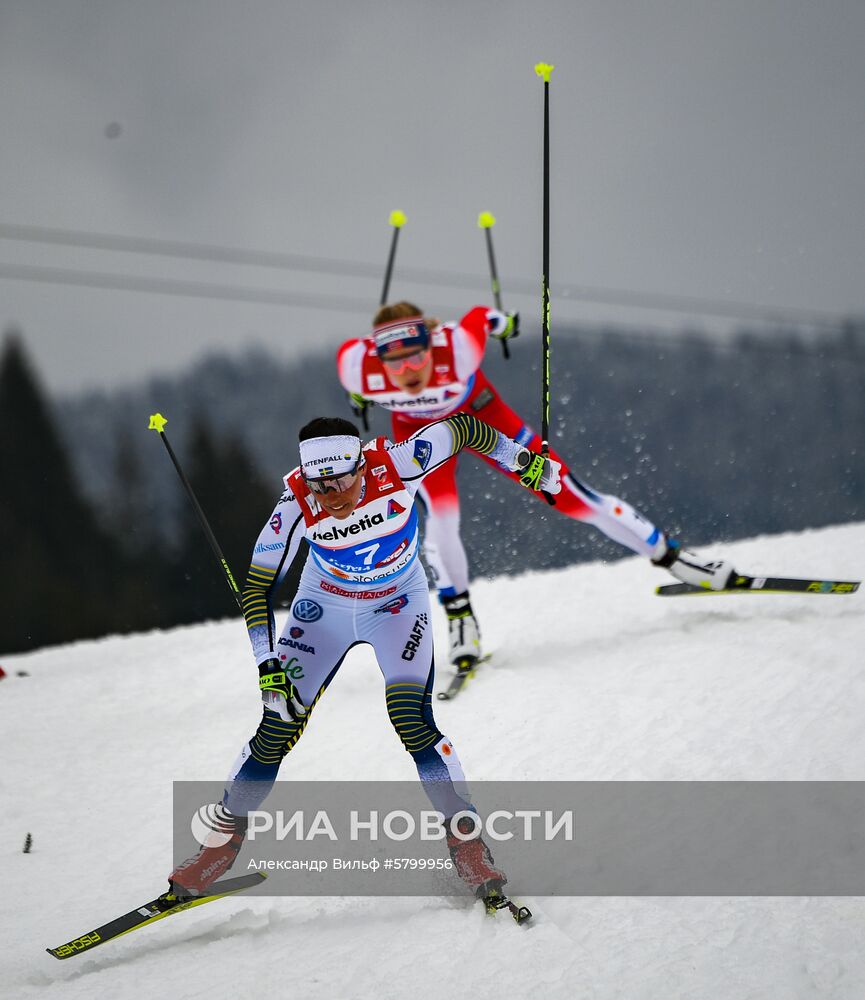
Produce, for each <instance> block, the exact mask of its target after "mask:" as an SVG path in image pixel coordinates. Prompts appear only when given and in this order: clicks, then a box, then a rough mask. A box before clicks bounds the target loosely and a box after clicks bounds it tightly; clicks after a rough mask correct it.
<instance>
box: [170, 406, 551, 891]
mask: <svg viewBox="0 0 865 1000" xmlns="http://www.w3.org/2000/svg"><path fill="white" fill-rule="evenodd" d="M463 448H471V449H472V450H474V451H476V452H478V453H479V454H481V455H484V456H487V457H489V458H490V459H492V460H494V461H496V462H498V463H500V465H501V466H502V468H503V469H506V470H508V471H511V472H516V473H517V474H518V475H519V477H520V482H521V483H522V485H523V486H526V487H527V488H529V489H531V490H543V491H546V492H548V493H558V492H559V490H560V488H561V487H560V483H559V463H558V462H556V461H555V460H554V459H550V458H548V457H543V456H541V455H538V454H536V453H534V452H532V451H529V450H528V449H527V448H525V447H523V446H522V445H520V444H518V443H517V442H516V441H513V440H511V439H510V438H508V437H505V435H504V434H501V433H500V432H499V431H497V430H495V429H494V428H492V427H489V426H488V425H486V424H484V423H482V422H481V421H479V420H478V419H477V418H475V417H473V416H471V415H470V414H464V413H460V414H454V415H453V416H450V417H447V418H445V419H444V420H439V421H437V422H435V423H433V424H430V425H428V426H425V427H423V428H421V429H420V430H418V431H417V432H416V433H415V434H412V435H411V437H409V438H407V439H406V440H405V441H402V442H400V443H399V444H393V443H391V442H390V441H387V440H386V439H385V438H378V439H377V440H375V441H372V442H370V443H369V444H367V445H366V446H363V447H362V445H361V440H360V436H359V433H358V430H357V428H356V427H355V426H354V424H352V423H350V422H349V421H347V420H343V419H341V418H318V419H316V420H313V421H311V422H310V423H309V424H307V425H306V426H305V427H304V428H303V429H302V430H301V432H300V465H299V466H298V468H296V469H294V470H293V471H292V472H290V473H289V474H288V475H287V476H286V477H285V487H286V489H285V492H284V493H283V494H282V496H281V497H280V499H279V501H278V503H277V504H276V507H275V508H274V511H273V514H272V515H271V517H270V518H269V519H268V521H267V523H266V524H265V525H264V527H263V528H262V530H261V533H260V535H259V536H258V540H257V542H256V545H255V549H254V551H253V556H252V563H251V565H250V568H249V575H248V578H247V581H246V585H245V587H244V591H243V607H244V613H245V616H246V624H247V628H248V630H249V637H250V640H251V642H252V648H253V652H254V655H255V660H256V663H257V665H258V672H259V687H260V688H261V691H262V699H263V701H264V713H263V717H262V720H261V723H260V724H259V727H258V729H257V730H256V733H255V735H254V736H253V737H252V739H250V740H249V742H248V743H247V744H246V745H245V746H244V747H243V749H242V750H241V752H240V755H239V756H238V758H237V760H236V762H235V764H234V767H233V768H232V770H231V774H230V776H229V780H228V783H227V786H226V791H225V796H224V798H223V802H222V806H223V810H224V811H225V813H226V817H227V820H226V822H227V823H228V824H229V826H228V829H229V830H232V831H233V832H232V836H231V839H230V840H229V841H228V843H227V844H221V845H219V846H205V847H202V849H201V850H200V851H199V853H198V854H197V855H195V857H193V858H190V859H189V860H188V861H186V862H184V863H183V864H181V865H180V866H178V867H177V868H176V869H175V870H174V871H173V872H172V873H171V875H170V876H169V882H170V884H171V890H170V891H171V892H172V893H174V894H176V895H179V896H194V895H199V894H201V893H203V892H205V891H206V890H207V887H208V886H209V885H210V884H211V883H212V882H214V881H215V880H216V879H218V878H219V877H220V876H221V875H223V874H224V873H225V872H226V871H227V870H228V869H229V868H230V867H231V865H232V864H233V862H234V860H235V858H236V857H237V854H238V852H239V850H240V848H241V845H242V843H243V839H244V836H245V833H246V826H247V816H248V813H249V812H251V811H253V810H256V809H257V808H258V807H259V806H260V805H261V803H262V802H263V801H264V799H265V798H266V796H267V794H268V792H269V791H270V789H271V787H272V785H273V782H274V781H275V780H276V776H277V772H278V770H279V766H280V764H281V762H282V760H283V758H284V757H285V755H286V754H287V753H288V751H289V750H291V748H292V747H293V746H294V745H295V743H296V742H297V741H298V740H299V739H300V737H301V735H302V734H303V731H304V729H305V727H306V724H307V722H308V721H309V717H310V714H311V712H312V709H313V708H314V707H315V705H316V704H317V703H318V701H319V699H320V698H321V696H322V695H323V694H324V692H325V690H326V689H327V686H328V684H329V683H330V682H331V680H332V679H333V677H334V675H335V674H336V672H337V670H339V667H340V665H341V663H342V661H343V659H344V658H345V655H346V653H347V652H348V651H349V649H351V647H352V646H354V645H356V644H357V643H363V642H366V643H369V644H370V645H371V646H372V647H373V649H374V650H375V654H376V658H377V660H378V664H379V667H380V668H381V672H382V674H383V675H384V683H385V699H386V703H387V710H388V715H389V717H390V720H391V722H392V724H393V726H394V728H395V729H396V731H397V734H398V735H399V737H400V739H401V740H402V743H403V746H404V747H405V748H406V750H408V752H409V753H410V754H411V755H412V757H413V758H414V762H415V765H416V766H417V771H418V775H419V776H420V779H421V781H422V782H423V784H424V789H425V791H426V792H427V795H428V796H429V798H430V800H431V801H432V803H433V806H434V807H435V808H436V809H438V810H439V811H440V812H441V813H442V814H443V815H444V817H445V818H449V817H452V816H454V814H455V813H457V812H460V811H462V810H465V809H467V808H471V807H470V806H469V805H468V803H467V802H466V801H465V800H464V799H463V798H461V797H460V795H459V793H458V792H457V789H456V788H455V787H454V784H453V783H454V782H462V781H465V777H464V775H463V772H462V767H461V766H460V762H459V757H458V756H457V752H456V749H455V748H454V746H453V743H452V742H451V741H450V740H449V739H448V738H447V737H446V736H445V735H444V734H443V733H442V732H441V731H440V730H439V728H438V727H437V725H436V722H435V719H434V718H433V710H432V687H433V642H432V635H431V625H430V599H429V588H428V584H427V579H426V574H425V572H424V569H423V567H422V565H421V563H420V560H419V558H418V519H417V513H416V511H415V495H416V493H417V491H418V489H419V488H420V485H421V483H422V481H423V479H424V477H425V476H427V475H429V474H430V473H431V472H433V471H435V470H436V469H438V468H439V467H440V466H441V465H442V464H443V463H445V462H447V461H449V460H450V459H451V458H453V456H454V455H456V454H458V453H459V452H460V451H461V450H462V449H463ZM302 538H306V540H307V542H308V543H309V549H310V556H309V558H308V559H307V560H306V565H305V567H304V570H303V574H302V576H301V580H300V586H299V587H298V590H297V594H296V595H295V598H294V601H293V603H292V606H291V612H290V613H289V615H288V618H287V620H286V622H285V624H284V626H283V628H282V631H281V632H278V631H277V628H276V624H275V621H274V614H273V600H272V598H273V594H274V591H275V589H276V587H277V586H278V584H279V582H280V580H281V579H282V577H283V576H284V574H285V573H286V571H287V570H288V567H289V566H290V565H291V562H292V559H293V558H294V556H295V554H296V552H297V549H298V546H299V545H300V542H301V539H302ZM216 839H224V836H223V837H220V838H216ZM448 846H449V848H450V850H451V856H452V858H453V861H454V865H455V867H456V869H457V871H458V873H459V875H460V876H461V877H462V879H463V880H464V881H465V882H466V883H467V884H468V885H469V886H470V887H471V888H472V889H473V890H475V891H476V892H477V893H478V895H485V894H487V892H488V891H490V890H491V889H492V890H494V889H496V888H500V887H501V885H502V884H503V883H504V882H505V881H506V880H505V876H504V874H503V873H502V872H501V871H499V870H498V869H497V868H495V866H494V864H493V860H492V858H491V856H490V854H489V851H488V850H487V848H486V845H485V844H484V842H483V840H482V838H480V837H476V838H473V839H461V838H460V837H455V836H453V835H452V834H450V833H449V834H448Z"/></svg>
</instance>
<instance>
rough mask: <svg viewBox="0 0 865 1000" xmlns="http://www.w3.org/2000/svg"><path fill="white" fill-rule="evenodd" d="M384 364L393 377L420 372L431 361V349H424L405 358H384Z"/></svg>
mask: <svg viewBox="0 0 865 1000" xmlns="http://www.w3.org/2000/svg"><path fill="white" fill-rule="evenodd" d="M381 360H382V364H383V365H384V366H385V368H387V370H388V371H389V372H390V374H391V375H402V373H403V372H404V371H413V372H419V371H420V370H421V368H423V366H424V365H425V364H426V363H427V361H428V360H429V348H428V347H422V348H421V349H420V350H419V351H415V352H414V354H409V355H408V356H407V357H404V358H393V359H391V358H382V359H381Z"/></svg>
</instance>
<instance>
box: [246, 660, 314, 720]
mask: <svg viewBox="0 0 865 1000" xmlns="http://www.w3.org/2000/svg"><path fill="white" fill-rule="evenodd" d="M258 686H259V688H260V689H261V690H262V691H275V692H276V693H277V694H281V695H282V696H283V698H285V704H286V707H287V708H288V714H289V715H290V716H291V718H292V719H294V721H295V722H300V721H301V720H302V719H303V717H304V716H305V715H306V713H307V707H306V705H304V703H303V702H302V701H301V700H300V695H299V694H298V693H297V689H296V688H295V686H294V685H293V684H292V683H291V681H290V680H289V677H288V674H286V672H285V670H284V669H283V667H282V664H281V663H280V662H279V660H277V659H276V658H275V657H274V658H271V659H269V660H265V661H264V662H263V663H259V665H258Z"/></svg>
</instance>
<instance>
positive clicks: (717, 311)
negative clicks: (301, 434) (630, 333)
mask: <svg viewBox="0 0 865 1000" xmlns="http://www.w3.org/2000/svg"><path fill="white" fill-rule="evenodd" d="M0 239H5V240H18V241H22V242H30V243H43V244H49V245H54V246H68V247H76V248H80V249H96V250H107V251H111V252H122V253H138V254H146V255H150V256H158V257H172V258H181V259H187V260H200V261H208V262H211V263H223V264H238V265H243V266H248V267H262V268H271V269H280V270H292V271H309V272H313V273H319V274H331V275H340V276H351V277H362V278H375V279H376V280H377V279H378V277H379V270H380V268H379V266H378V265H373V264H368V263H366V262H364V261H356V260H345V259H339V258H328V257H316V256H311V255H308V254H294V253H279V252H274V251H266V250H248V249H243V248H240V247H224V246H215V245H212V244H204V243H187V242H180V241H173V240H158V239H150V238H146V237H131V236H118V235H113V234H109V233H88V232H84V231H79V230H70V229H57V228H49V227H44V226H30V225H15V224H10V223H0ZM2 267H3V269H4V270H7V271H9V273H8V274H4V273H3V272H2V271H0V277H4V276H5V277H9V278H14V277H16V276H15V275H14V274H13V273H12V271H11V269H15V268H18V270H19V272H20V273H19V276H18V280H24V281H36V280H43V281H45V282H48V283H59V284H77V285H87V284H89V285H90V286H91V287H98V288H112V289H115V290H124V288H128V290H132V291H150V292H159V291H162V292H164V293H165V294H173V295H184V294H187V295H191V296H196V297H204V298H207V297H212V298H217V299H226V298H228V299H234V300H237V301H250V302H265V303H271V304H279V305H304V303H303V302H302V301H298V299H303V298H305V297H306V296H304V295H302V294H301V295H299V296H294V295H292V296H290V297H289V295H288V294H287V293H283V292H280V291H269V290H266V289H264V290H260V291H255V292H253V291H252V290H249V289H242V288H229V287H228V286H218V285H215V284H213V285H209V284H208V283H201V282H175V281H168V280H167V279H166V284H165V286H164V288H158V287H155V286H154V284H153V283H156V284H158V283H159V282H160V279H144V278H138V277H135V276H128V277H126V276H119V275H117V276H109V275H107V274H105V273H103V274H99V273H98V272H73V271H69V270H63V269H57V268H44V269H43V271H44V274H45V276H43V277H42V278H39V277H38V276H37V268H38V266H36V265H33V266H30V267H29V268H25V267H24V266H23V265H3V266H2ZM25 271H26V272H27V276H24V272H25ZM49 272H54V273H57V274H63V275H66V277H64V278H62V279H58V280H57V281H56V282H52V279H51V278H49V277H47V274H48V273H49ZM76 273H77V274H79V275H84V274H88V273H89V274H92V275H94V276H93V277H92V279H91V280H90V281H89V282H88V281H85V280H84V278H83V277H81V278H77V279H73V278H72V275H74V274H76ZM400 275H401V277H402V279H403V280H406V281H411V282H416V283H418V284H428V285H439V286H443V287H447V288H469V289H471V288H482V287H484V283H485V280H486V279H485V278H483V277H481V276H479V275H467V274H464V273H462V272H458V271H445V270H436V269H433V268H411V267H403V268H401V271H400ZM109 279H111V280H110V281H109ZM124 282H126V284H125V285H124ZM148 283H151V284H149V285H148ZM507 284H508V287H509V288H511V289H512V290H513V291H514V292H515V293H521V294H525V295H534V294H535V293H536V291H537V281H536V280H535V279H531V280H529V279H525V278H508V279H507ZM145 285H147V286H148V287H145ZM182 285H187V286H189V288H190V289H194V290H190V291H188V292H184V291H182V290H181V286H182ZM207 288H212V289H213V292H212V294H207V293H206V289H207ZM552 297H553V298H554V299H556V300H557V301H559V302H563V301H565V302H570V303H572V304H575V305H576V304H578V303H580V302H586V303H592V304H594V305H604V306H612V307H617V308H622V307H624V308H629V309H647V310H653V311H661V312H667V313H682V314H688V315H696V316H713V317H718V318H723V319H738V320H751V321H755V320H756V321H760V322H763V323H770V324H773V325H785V324H790V323H797V324H804V325H807V326H814V327H827V326H831V327H837V326H838V325H840V324H841V323H842V322H843V321H844V319H845V317H844V316H842V315H840V314H834V313H830V312H827V311H820V310H809V309H798V308H794V307H784V308H773V307H770V306H763V305H755V304H751V303H743V302H729V301H726V300H717V299H702V298H698V297H696V296H685V295H669V294H663V293H655V292H635V291H629V290H627V289H614V288H604V287H598V286H586V285H576V284H567V283H564V284H562V283H560V284H559V286H558V288H557V289H556V291H555V292H554V293H553V295H552ZM315 298H316V297H315V296H312V297H310V299H315ZM322 300H323V297H319V298H317V302H316V303H313V302H312V301H310V302H309V303H306V304H307V305H308V307H309V308H335V309H338V310H344V309H346V308H347V306H345V305H343V306H333V307H329V306H324V305H321V301H322ZM330 301H335V300H330ZM350 311H352V312H354V311H358V310H357V307H356V306H355V305H351V307H350ZM361 311H363V312H367V311H368V305H367V306H365V307H364V308H363V310H361Z"/></svg>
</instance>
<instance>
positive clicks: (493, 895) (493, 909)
mask: <svg viewBox="0 0 865 1000" xmlns="http://www.w3.org/2000/svg"><path fill="white" fill-rule="evenodd" d="M483 904H484V906H485V907H486V911H487V913H489V914H490V916H495V914H496V913H498V912H499V911H500V910H507V911H508V913H510V915H511V916H512V917H513V918H514V920H515V921H516V922H517V923H518V924H527V923H528V922H529V921H530V920H531V919H532V911H531V910H530V909H529V908H528V907H527V906H521V905H519V904H518V903H515V902H514V901H513V900H512V899H510V898H509V897H507V896H506V895H505V894H504V893H503V892H502V891H501V889H493V890H492V892H489V893H487V895H486V896H484V897H483Z"/></svg>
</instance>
